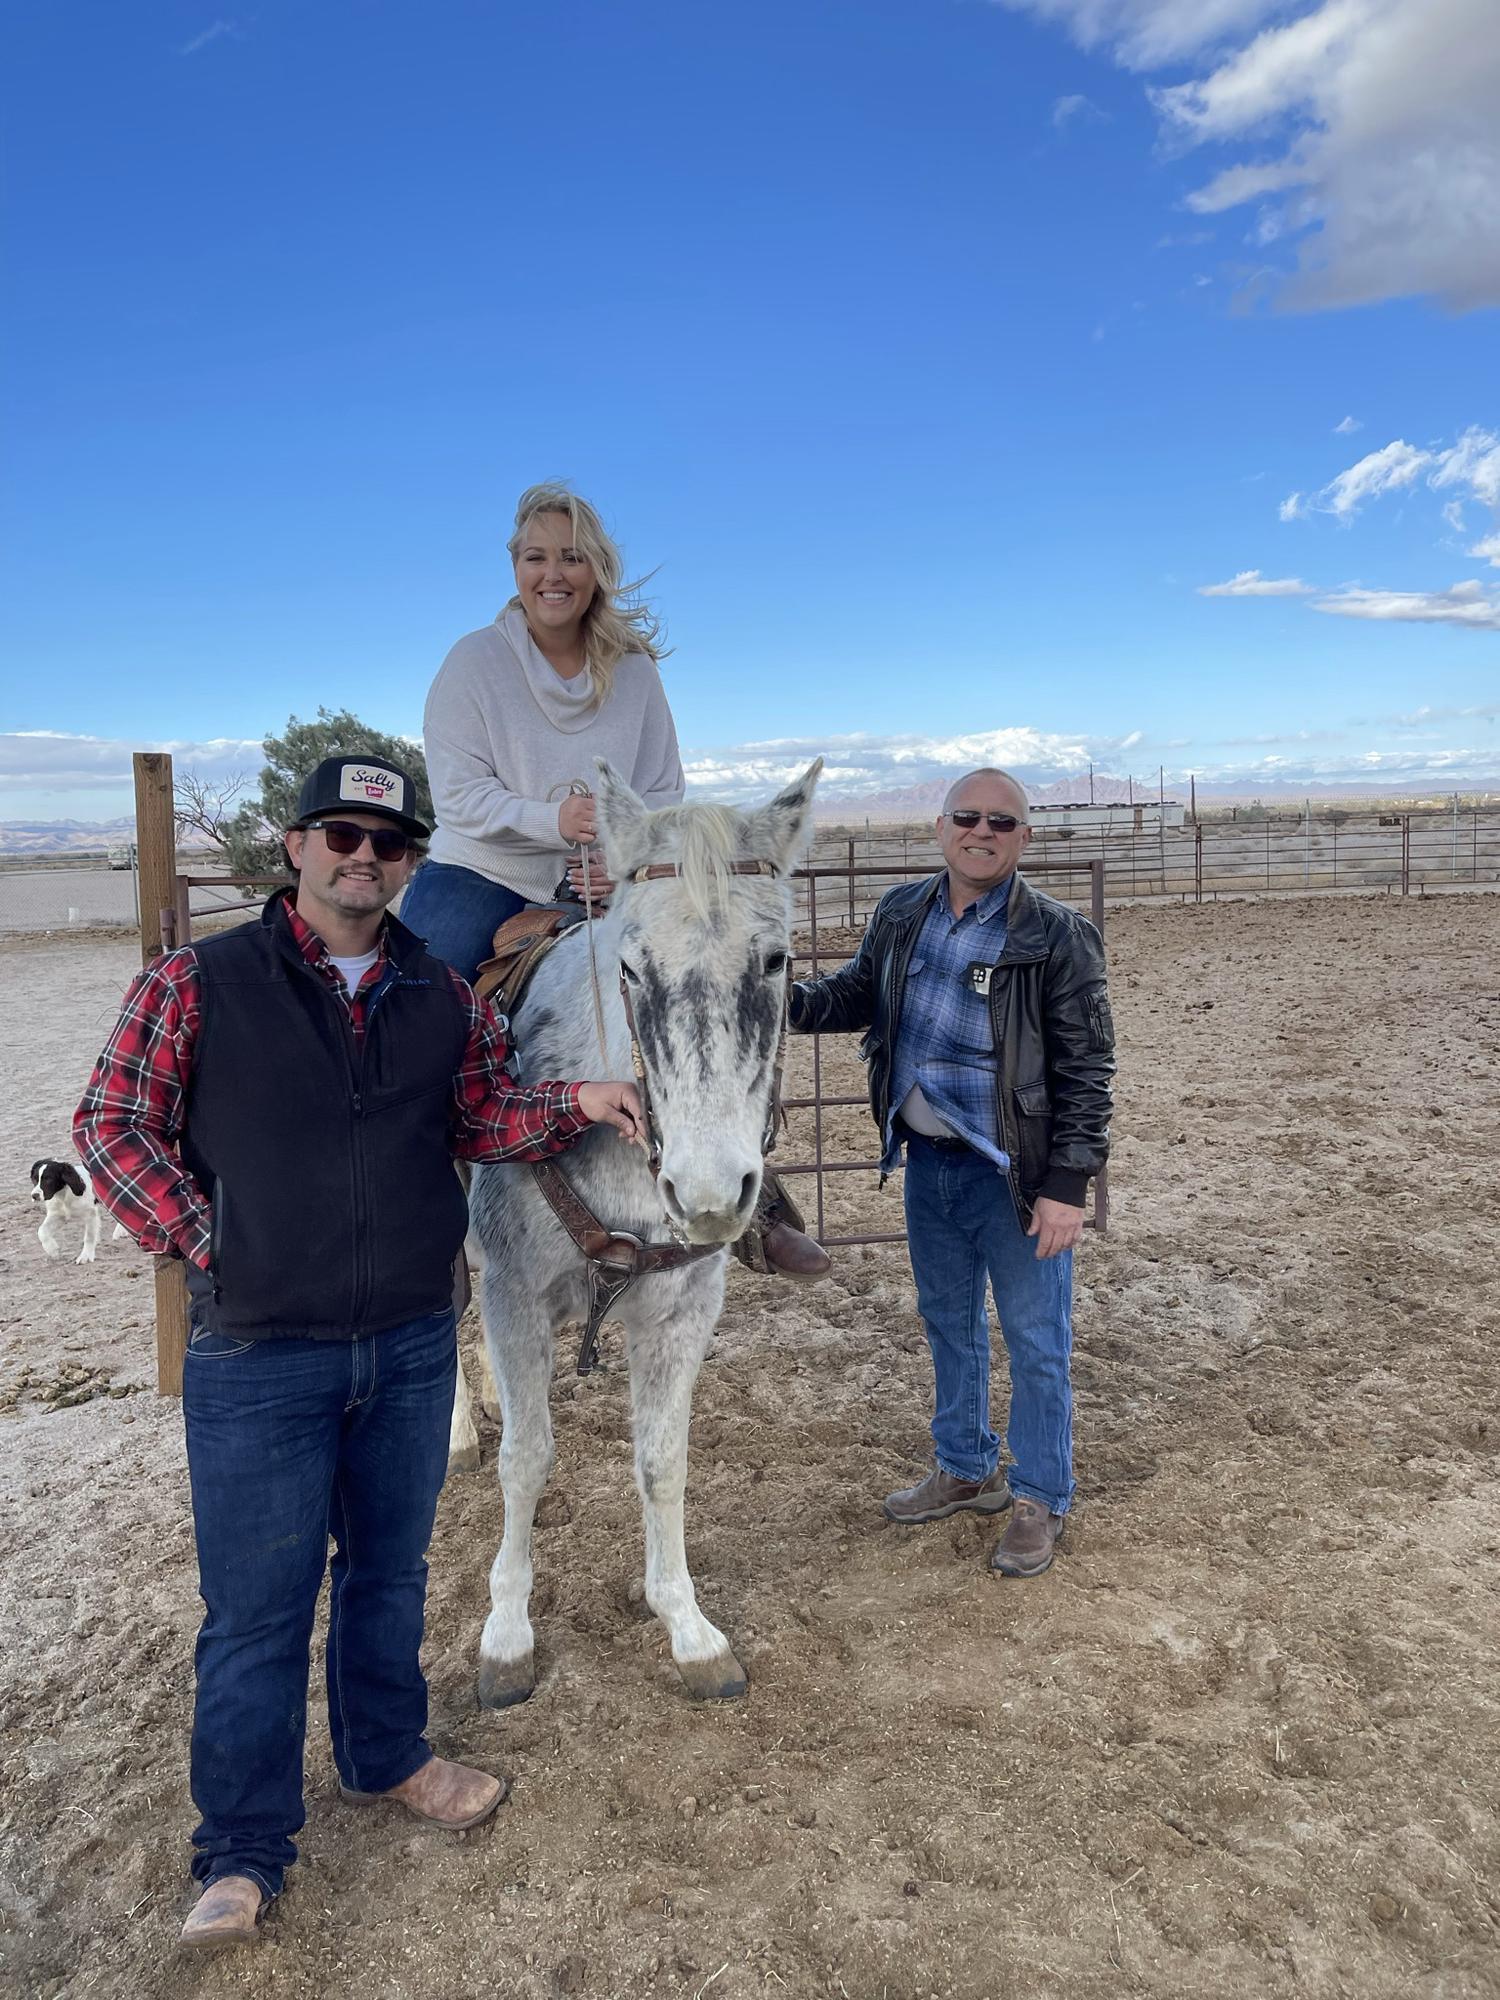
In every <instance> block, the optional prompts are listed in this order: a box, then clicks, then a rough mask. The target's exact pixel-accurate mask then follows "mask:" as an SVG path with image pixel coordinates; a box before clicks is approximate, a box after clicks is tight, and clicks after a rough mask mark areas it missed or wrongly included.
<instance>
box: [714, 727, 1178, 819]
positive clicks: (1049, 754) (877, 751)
mask: <svg viewBox="0 0 1500 2000" xmlns="http://www.w3.org/2000/svg"><path fill="white" fill-rule="evenodd" d="M1140 741H1141V734H1140V731H1139V730H1135V731H1132V732H1131V734H1130V735H1128V736H1123V737H1106V736H1082V735H1076V736H1065V735H1058V734H1055V733H1050V732H1047V731H1043V730H1037V729H1030V728H1016V729H983V730H976V731H974V732H973V733H971V734H967V735H953V736H925V735H895V736H871V735H865V734H857V735H852V736H787V737H776V738H773V739H770V740H768V741H766V742H762V743H741V744H736V745H734V746H733V747H732V748H725V749H717V750H704V751H696V752H690V753H689V754H688V756H687V757H686V758H685V760H684V769H685V772H686V776H687V786H688V797H689V798H695V797H697V798H713V799H718V800H722V801H724V802H725V803H727V804H730V805H735V804H738V803H740V802H742V801H745V800H750V799H757V798H764V797H765V796H766V795H767V794H768V793H769V792H772V791H774V790H775V789H776V787H777V786H778V785H784V784H786V783H787V782H788V780H789V779H791V778H794V777H795V776H796V775H797V774H798V773H799V772H800V771H803V770H805V769H806V767H807V765H808V763H809V762H810V761H811V759H812V758H814V757H823V758H825V759H826V760H827V762H826V766H825V769H824V774H823V790H824V791H825V792H827V793H833V792H837V793H838V794H839V795H840V796H842V797H847V798H851V799H857V798H859V797H862V796H871V795H873V794H875V793H878V792H885V791H894V790H905V789H906V788H907V787H908V786H911V785H920V784H926V783H928V782H930V781H931V780H933V779H937V778H953V777H955V776H957V775H958V773H960V772H961V771H967V770H972V769H973V768H974V767H975V766H976V765H978V764H998V765H1000V766H1002V767H1003V768H1004V769H1006V770H1011V771H1015V772H1017V773H1018V774H1019V775H1021V776H1023V777H1032V778H1041V779H1052V778H1056V777H1060V776H1066V775H1068V774H1069V773H1071V772H1075V771H1087V769H1088V767H1089V764H1090V762H1091V761H1094V762H1099V761H1107V760H1108V759H1109V758H1110V757H1111V756H1116V755H1118V754H1119V753H1120V752H1121V751H1123V750H1126V749H1132V748H1134V747H1135V746H1136V745H1137V744H1139V743H1140Z"/></svg>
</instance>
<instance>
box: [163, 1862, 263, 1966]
mask: <svg viewBox="0 0 1500 2000" xmlns="http://www.w3.org/2000/svg"><path fill="white" fill-rule="evenodd" d="M264 1903H265V1897H264V1896H263V1895H262V1894H261V1888H260V1884H259V1883H258V1882H252V1881H251V1879H250V1877H249V1876H248V1875H220V1876H219V1877H218V1879H217V1880H216V1881H213V1882H210V1883H209V1885H208V1887H207V1888H206V1889H205V1890H204V1891H203V1894H202V1895H201V1896H200V1897H199V1898H198V1900H197V1902H196V1903H194V1905H193V1907H192V1909H191V1911H190V1912H189V1913H188V1920H187V1922H186V1923H185V1924H184V1925H183V1927H182V1929H181V1931H180V1932H179V1934H178V1938H177V1942H178V1944H179V1945H181V1946H182V1947H183V1948H184V1949H185V1950H187V1951H217V1950H218V1949H219V1947H220V1946H221V1945H226V1944H254V1942H255V1938H256V1929H255V1927H256V1925H257V1924H258V1923H259V1921H260V1913H261V1909H262V1907H263V1905H264Z"/></svg>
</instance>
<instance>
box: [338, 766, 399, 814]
mask: <svg viewBox="0 0 1500 2000" xmlns="http://www.w3.org/2000/svg"><path fill="white" fill-rule="evenodd" d="M402 790H403V787H402V783H401V780H400V778H399V777H398V776H397V775H396V773H395V772H394V771H383V770H382V769H381V768H380V766H379V765H378V764H346V765H345V766H344V768H343V769H342V770H341V771H340V772H339V797H340V798H341V799H350V800H353V801H358V800H361V799H368V800H370V801H371V802H372V803H373V804H375V805H395V806H397V807H399V806H400V805H401V804H402Z"/></svg>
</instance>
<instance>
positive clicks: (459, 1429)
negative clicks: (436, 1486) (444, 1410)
mask: <svg viewBox="0 0 1500 2000" xmlns="http://www.w3.org/2000/svg"><path fill="white" fill-rule="evenodd" d="M478 1470H479V1433H478V1431H477V1430H475V1428H474V1417H473V1413H472V1410H471V1408H470V1401H469V1384H468V1380H467V1378H466V1377H465V1375H464V1358H463V1356H462V1354H460V1355H459V1357H458V1380H457V1381H456V1382H455V1383H454V1385H453V1415H452V1418H451V1419H450V1421H449V1424H448V1470H447V1472H446V1473H444V1475H443V1477H444V1478H445V1479H451V1478H452V1477H453V1475H454V1473H455V1472H477V1471H478Z"/></svg>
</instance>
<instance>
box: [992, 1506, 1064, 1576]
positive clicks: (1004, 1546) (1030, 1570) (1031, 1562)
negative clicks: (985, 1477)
mask: <svg viewBox="0 0 1500 2000" xmlns="http://www.w3.org/2000/svg"><path fill="white" fill-rule="evenodd" d="M1066 1519H1067V1516H1066V1514H1049V1513H1048V1511H1047V1509H1046V1508H1045V1507H1044V1506H1043V1505H1042V1503H1041V1501H1040V1500H1031V1499H1028V1498H1027V1497H1026V1496H1025V1495H1024V1494H1023V1495H1021V1496H1020V1497H1019V1498H1018V1499H1017V1501H1016V1504H1015V1506H1014V1507H1013V1508H1012V1509H1011V1515H1010V1520H1009V1522H1008V1523H1007V1524H1006V1529H1005V1533H1004V1534H1003V1535H1002V1536H1001V1537H1000V1546H999V1548H997V1549H996V1551H995V1553H994V1554H993V1555H992V1556H991V1557H990V1568H991V1569H992V1570H994V1572H995V1574H996V1575H997V1576H1040V1575H1041V1573H1042V1571H1043V1570H1044V1569H1050V1568H1051V1567H1052V1551H1053V1549H1054V1548H1055V1547H1056V1545H1057V1538H1058V1536H1059V1535H1060V1534H1061V1533H1062V1531H1063V1522H1064V1521H1065V1520H1066Z"/></svg>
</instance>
